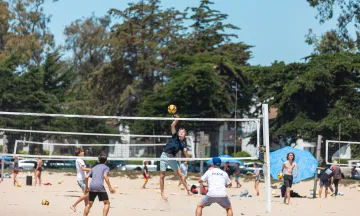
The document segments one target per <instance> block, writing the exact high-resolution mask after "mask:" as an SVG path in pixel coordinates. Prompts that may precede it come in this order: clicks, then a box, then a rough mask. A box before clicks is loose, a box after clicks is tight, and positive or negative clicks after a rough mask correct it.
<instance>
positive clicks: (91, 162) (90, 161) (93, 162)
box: [85, 160, 97, 167]
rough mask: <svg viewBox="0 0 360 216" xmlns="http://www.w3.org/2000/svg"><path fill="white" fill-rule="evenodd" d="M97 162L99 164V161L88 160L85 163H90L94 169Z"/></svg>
mask: <svg viewBox="0 0 360 216" xmlns="http://www.w3.org/2000/svg"><path fill="white" fill-rule="evenodd" d="M96 162H97V160H87V161H85V163H88V164H89V165H90V166H91V167H93V166H94V165H95V163H96Z"/></svg>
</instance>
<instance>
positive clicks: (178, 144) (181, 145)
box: [164, 133, 186, 156]
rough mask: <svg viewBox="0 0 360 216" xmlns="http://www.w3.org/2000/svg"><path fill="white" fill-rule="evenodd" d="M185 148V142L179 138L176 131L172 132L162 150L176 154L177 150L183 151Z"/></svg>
mask: <svg viewBox="0 0 360 216" xmlns="http://www.w3.org/2000/svg"><path fill="white" fill-rule="evenodd" d="M185 148H186V143H185V142H184V140H180V138H179V136H178V135H177V133H174V134H173V135H172V137H171V139H170V141H169V142H168V143H167V144H166V145H165V147H164V152H165V153H167V154H172V155H173V156H176V154H177V153H178V152H179V151H184V149H185Z"/></svg>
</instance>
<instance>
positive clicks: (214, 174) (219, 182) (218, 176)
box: [201, 168, 231, 197]
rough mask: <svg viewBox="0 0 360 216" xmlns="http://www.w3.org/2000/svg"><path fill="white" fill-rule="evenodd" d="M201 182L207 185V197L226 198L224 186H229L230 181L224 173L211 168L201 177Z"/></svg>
mask: <svg viewBox="0 0 360 216" xmlns="http://www.w3.org/2000/svg"><path fill="white" fill-rule="evenodd" d="M201 180H203V181H205V182H207V183H208V193H207V194H206V195H207V196H209V197H227V193H226V185H228V184H230V183H231V181H230V179H229V176H228V174H227V173H226V172H224V171H223V170H221V169H219V168H212V169H210V170H208V171H206V173H205V174H204V175H203V176H202V177H201Z"/></svg>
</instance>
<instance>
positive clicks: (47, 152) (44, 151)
mask: <svg viewBox="0 0 360 216" xmlns="http://www.w3.org/2000/svg"><path fill="white" fill-rule="evenodd" d="M42 155H50V150H47V149H44V150H43V153H42Z"/></svg>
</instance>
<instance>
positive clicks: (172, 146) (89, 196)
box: [70, 115, 260, 216]
mask: <svg viewBox="0 0 360 216" xmlns="http://www.w3.org/2000/svg"><path fill="white" fill-rule="evenodd" d="M175 117H176V118H179V116H178V115H175ZM177 123H178V120H177V119H176V120H175V121H174V122H173V123H172V124H171V132H172V137H171V139H170V141H169V142H168V143H167V144H166V146H165V147H164V150H163V153H162V154H161V158H166V159H165V160H160V192H161V197H162V199H164V200H167V199H168V197H166V196H165V193H164V181H165V174H166V168H167V167H168V166H170V167H171V169H172V170H173V171H174V173H175V175H176V176H178V178H179V185H180V184H182V185H183V186H184V187H185V189H186V191H187V194H188V195H192V192H191V190H190V188H189V186H188V184H187V183H186V179H185V178H184V177H183V175H184V172H181V170H183V169H180V167H179V164H178V162H177V161H176V160H171V159H172V158H174V157H175V156H176V154H177V153H178V152H179V151H182V152H183V153H184V155H185V156H186V157H188V158H189V157H190V155H189V154H188V152H187V149H186V147H187V146H186V143H185V136H186V130H185V129H184V128H180V129H179V130H178V131H176V124H177ZM75 154H76V155H77V156H79V157H83V156H84V151H83V149H81V148H79V149H77V150H76V153H75ZM106 161H107V157H106V155H105V154H101V155H100V156H99V164H98V165H96V166H95V167H93V168H92V169H90V168H86V166H85V162H84V161H83V160H82V159H81V158H78V159H77V160H76V170H77V183H78V185H79V186H80V188H81V189H82V191H83V192H84V194H83V195H82V196H80V198H79V199H78V200H77V201H76V202H75V203H74V204H73V205H72V206H71V207H70V208H71V209H72V210H73V211H74V212H76V206H77V205H78V204H79V203H80V202H82V201H84V202H85V210H84V216H87V215H88V214H89V212H90V209H91V207H92V205H93V203H94V200H95V198H96V197H98V199H99V201H101V202H103V203H104V208H103V216H106V215H107V214H108V212H109V209H110V202H109V197H108V194H107V192H106V190H105V187H104V181H105V182H106V184H107V186H108V188H109V191H110V193H114V192H115V190H114V189H113V188H112V186H111V183H110V180H109V177H108V173H109V171H110V169H109V168H108V167H107V166H106V165H105V163H106ZM212 164H213V165H212V166H211V168H209V169H208V171H206V173H205V174H204V175H203V176H202V177H201V178H200V179H199V183H205V182H207V187H208V190H207V194H206V195H205V196H204V197H203V199H202V201H201V202H200V203H199V204H198V205H197V208H196V216H201V215H202V210H203V208H205V207H206V206H210V205H211V204H213V203H217V204H219V205H220V206H221V207H223V208H224V209H226V212H227V215H228V216H232V215H233V210H232V207H231V202H230V199H229V197H228V195H227V192H226V188H227V187H231V186H232V183H231V180H230V178H229V175H228V173H227V172H225V171H224V170H221V169H220V166H221V159H220V158H219V157H215V158H213V159H212ZM146 167H147V166H146V164H145V168H144V179H145V182H144V185H143V188H145V186H146V184H147V180H148V170H147V169H146ZM86 172H88V174H87V175H86ZM253 177H254V178H255V179H256V181H255V182H257V183H255V188H257V193H259V192H258V187H256V185H257V186H258V181H259V180H260V173H255V174H254V176H253ZM89 178H92V180H91V182H90V184H89ZM238 180H239V179H238V178H237V179H236V182H237V184H238V185H237V186H239V184H240V183H239V182H238ZM240 186H241V185H240Z"/></svg>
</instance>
